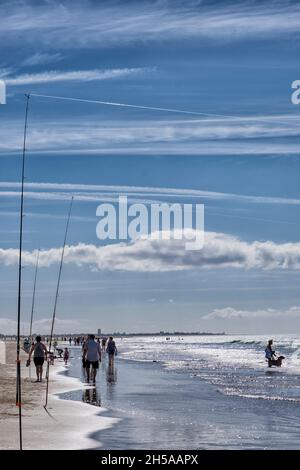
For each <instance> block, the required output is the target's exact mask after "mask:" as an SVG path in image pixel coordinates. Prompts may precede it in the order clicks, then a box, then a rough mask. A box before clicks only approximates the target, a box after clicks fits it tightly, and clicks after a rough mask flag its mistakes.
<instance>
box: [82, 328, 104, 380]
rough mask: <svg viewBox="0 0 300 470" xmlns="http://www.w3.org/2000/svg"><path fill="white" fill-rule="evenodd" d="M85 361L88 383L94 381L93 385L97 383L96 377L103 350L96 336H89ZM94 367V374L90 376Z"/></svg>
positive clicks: (84, 352)
mask: <svg viewBox="0 0 300 470" xmlns="http://www.w3.org/2000/svg"><path fill="white" fill-rule="evenodd" d="M83 360H84V363H85V368H86V379H87V382H89V381H90V378H91V379H92V381H93V383H96V375H97V371H98V369H99V362H101V348H100V344H99V343H98V342H97V341H95V335H89V337H88V340H87V341H86V343H85V345H84V349H83ZM91 366H92V374H90V368H91Z"/></svg>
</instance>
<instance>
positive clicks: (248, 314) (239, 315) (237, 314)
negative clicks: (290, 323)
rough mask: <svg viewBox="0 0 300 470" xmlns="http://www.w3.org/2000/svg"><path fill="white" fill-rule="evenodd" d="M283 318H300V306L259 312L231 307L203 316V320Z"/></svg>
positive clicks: (215, 310)
mask: <svg viewBox="0 0 300 470" xmlns="http://www.w3.org/2000/svg"><path fill="white" fill-rule="evenodd" d="M275 317H280V318H285V317H299V318H300V306H294V307H290V308H288V309H281V310H278V309H274V308H267V309H260V310H237V309H235V308H232V307H225V308H217V309H214V310H213V311H212V312H210V313H208V314H207V315H204V317H202V319H203V320H215V319H223V320H224V319H225V320H236V319H243V318H275Z"/></svg>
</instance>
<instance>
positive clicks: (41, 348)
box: [28, 336, 47, 382]
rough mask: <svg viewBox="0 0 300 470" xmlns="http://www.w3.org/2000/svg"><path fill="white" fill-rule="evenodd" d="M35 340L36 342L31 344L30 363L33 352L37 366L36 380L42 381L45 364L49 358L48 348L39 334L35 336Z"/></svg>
mask: <svg viewBox="0 0 300 470" xmlns="http://www.w3.org/2000/svg"><path fill="white" fill-rule="evenodd" d="M35 341H36V342H35V344H33V345H32V346H31V349H30V351H29V356H28V364H30V360H31V356H32V354H33V362H34V365H35V368H36V376H37V380H36V382H42V378H43V364H44V361H45V359H46V360H47V348H46V346H45V345H44V343H42V338H41V337H40V336H37V337H36V338H35Z"/></svg>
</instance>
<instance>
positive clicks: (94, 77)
mask: <svg viewBox="0 0 300 470" xmlns="http://www.w3.org/2000/svg"><path fill="white" fill-rule="evenodd" d="M147 70H148V71H149V69H144V68H138V67H137V68H123V69H107V70H100V69H95V70H71V71H56V70H50V71H47V72H39V73H26V74H23V75H19V76H16V77H10V76H7V77H6V79H5V83H6V84H7V85H10V86H17V85H32V84H39V83H52V82H70V81H72V82H74V81H76V82H90V81H99V80H111V79H117V78H123V77H128V76H130V75H137V74H141V73H144V72H145V71H147Z"/></svg>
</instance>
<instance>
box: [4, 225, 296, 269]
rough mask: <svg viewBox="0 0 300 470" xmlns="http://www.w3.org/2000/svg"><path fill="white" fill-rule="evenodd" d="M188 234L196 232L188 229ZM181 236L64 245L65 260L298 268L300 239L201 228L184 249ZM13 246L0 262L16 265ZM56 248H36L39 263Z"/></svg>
mask: <svg viewBox="0 0 300 470" xmlns="http://www.w3.org/2000/svg"><path fill="white" fill-rule="evenodd" d="M189 232H190V233H189V236H192V235H196V233H195V232H194V231H189ZM185 243H186V239H181V240H179V239H173V238H171V239H170V240H154V239H153V238H151V236H148V237H144V238H141V239H139V240H136V241H135V242H132V243H127V244H125V243H118V244H109V245H105V246H96V245H93V244H85V243H79V244H78V245H73V246H67V247H66V251H65V263H66V264H73V265H76V266H78V267H84V266H86V267H89V268H91V269H93V270H107V271H133V272H172V271H185V270H191V269H193V270H195V269H196V270H197V269H211V268H212V269H215V268H217V269H218V268H219V269H220V268H233V269H262V270H276V269H280V270H287V269H289V270H293V269H294V270H298V269H300V242H293V243H292V242H291V243H274V242H272V241H264V242H260V241H254V242H245V241H242V240H240V239H239V238H237V237H235V236H233V235H228V234H225V233H216V232H206V233H205V243H204V247H203V249H201V250H198V251H192V252H191V251H187V250H186V246H185ZM36 256H37V252H36V250H34V251H24V253H23V265H24V266H34V265H35V263H36ZM18 257H19V252H18V250H17V249H14V248H8V249H3V248H2V249H0V265H2V266H15V265H17V263H18V259H19V258H18ZM60 258H61V248H50V249H48V250H41V252H40V266H41V267H49V266H51V265H53V264H58V263H59V261H60Z"/></svg>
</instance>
